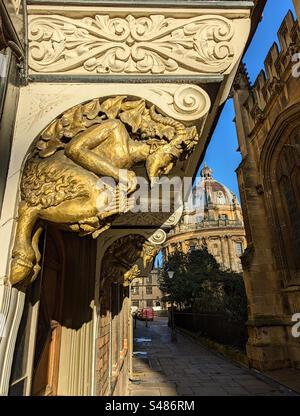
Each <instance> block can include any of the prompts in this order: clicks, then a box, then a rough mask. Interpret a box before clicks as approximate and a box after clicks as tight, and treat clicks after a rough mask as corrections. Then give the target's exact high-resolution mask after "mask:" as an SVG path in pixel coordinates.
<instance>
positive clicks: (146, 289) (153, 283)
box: [131, 268, 164, 310]
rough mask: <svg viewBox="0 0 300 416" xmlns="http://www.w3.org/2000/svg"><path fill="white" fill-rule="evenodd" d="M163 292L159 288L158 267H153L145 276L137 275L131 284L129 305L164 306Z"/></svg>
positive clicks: (160, 307) (161, 307)
mask: <svg viewBox="0 0 300 416" xmlns="http://www.w3.org/2000/svg"><path fill="white" fill-rule="evenodd" d="M162 297H163V294H162V292H161V290H160V289H159V269H157V268H154V269H153V270H151V272H150V273H149V274H148V276H145V277H138V278H136V279H134V280H133V282H132V285H131V305H132V306H133V307H137V308H139V309H141V308H146V307H152V308H154V309H157V310H160V309H163V308H164V302H163V300H162Z"/></svg>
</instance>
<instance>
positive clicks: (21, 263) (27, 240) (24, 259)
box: [10, 202, 39, 284]
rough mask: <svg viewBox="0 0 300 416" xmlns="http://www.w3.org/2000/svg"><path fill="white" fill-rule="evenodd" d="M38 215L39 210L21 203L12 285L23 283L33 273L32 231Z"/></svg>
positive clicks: (11, 273)
mask: <svg viewBox="0 0 300 416" xmlns="http://www.w3.org/2000/svg"><path fill="white" fill-rule="evenodd" d="M38 214H39V209H38V208H32V207H29V206H28V205H27V204H26V203H24V202H21V204H20V207H19V219H18V225H17V230H16V239H15V244H14V247H13V253H12V257H13V259H12V263H11V271H10V281H11V283H12V284H16V283H19V282H21V281H22V280H24V279H26V278H27V277H28V276H29V274H30V273H31V272H32V269H33V266H34V263H35V260H36V258H35V251H34V249H33V247H32V231H33V227H34V225H35V223H36V221H37V219H38Z"/></svg>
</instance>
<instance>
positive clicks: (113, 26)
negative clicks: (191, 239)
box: [0, 0, 265, 396]
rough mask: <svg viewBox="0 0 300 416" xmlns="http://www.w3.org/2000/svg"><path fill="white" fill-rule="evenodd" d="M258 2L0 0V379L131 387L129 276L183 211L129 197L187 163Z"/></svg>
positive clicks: (33, 384)
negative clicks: (151, 208)
mask: <svg viewBox="0 0 300 416" xmlns="http://www.w3.org/2000/svg"><path fill="white" fill-rule="evenodd" d="M264 3H265V1H264V0H258V1H255V2H252V1H244V0H235V1H230V2H228V1H222V0H221V1H218V2H215V1H209V0H208V1H195V2H186V1H177V0H176V1H173V0H167V1H165V2H163V3H162V2H157V1H156V0H153V1H152V0H140V1H138V2H132V0H123V1H122V2H121V4H120V2H119V1H117V0H111V1H110V2H107V1H106V0H97V1H93V0H92V1H79V0H76V1H75V0H65V1H64V2H58V1H56V0H53V1H51V0H30V2H29V1H27V2H25V1H21V0H1V1H0V17H1V20H0V29H1V30H0V52H1V53H0V59H1V61H0V62H1V64H0V67H1V71H2V73H1V75H2V76H1V97H0V98H1V102H0V106H1V120H0V151H1V168H0V174H1V182H0V205H1V219H0V241H1V245H0V249H1V255H0V395H8V394H10V395H27V396H28V395H67V396H73V395H94V396H97V395H116V394H126V391H127V385H128V380H129V373H130V366H131V363H130V357H131V352H132V343H131V340H132V332H131V331H132V326H131V317H130V314H129V299H130V289H129V286H130V284H131V281H132V279H134V278H136V277H137V276H138V275H139V273H140V274H141V275H147V274H148V272H145V270H147V267H149V265H151V262H152V261H153V258H154V256H155V254H156V253H157V252H158V250H160V249H161V247H162V244H163V243H164V241H165V240H166V236H167V233H168V232H169V231H170V229H171V228H172V227H173V226H174V225H176V223H177V222H178V221H179V218H180V215H181V212H175V213H174V212H172V211H171V210H170V212H147V213H144V212H130V211H129V212H128V211H127V210H126V207H128V206H129V205H130V203H129V200H130V196H131V195H133V193H134V192H136V190H137V177H140V178H143V179H144V182H146V183H147V185H148V188H147V189H149V194H150V183H151V184H152V183H153V180H152V179H153V178H155V177H156V176H159V175H161V174H165V175H166V176H167V177H168V178H171V177H173V176H176V177H179V178H183V177H185V176H188V177H193V176H194V174H195V172H196V171H197V168H198V163H199V159H200V162H201V159H202V158H203V153H204V149H205V148H206V147H207V145H208V142H209V140H210V137H211V134H212V131H213V128H214V124H215V120H216V119H217V117H218V115H219V114H220V109H221V107H222V105H223V103H224V102H225V101H226V99H227V97H228V94H229V92H230V90H231V87H232V83H233V80H234V77H235V75H236V71H237V68H238V65H239V63H240V61H241V58H242V56H243V53H244V50H245V48H246V45H247V43H248V42H249V41H250V40H251V37H252V36H253V33H254V32H255V29H256V27H257V24H258V21H259V18H260V15H261V10H262V7H263V5H264ZM182 37H183V39H184V41H182ZM74 39H75V40H74ZM108 126H109V127H111V128H108ZM103 155H105V157H104V156H103ZM124 170H125V172H126V176H127V178H128V179H129V180H128V181H127V183H126V186H125V189H124V187H123V183H122V181H121V183H120V181H119V174H120V172H121V171H123V173H124ZM103 176H104V177H106V179H107V177H108V179H113V180H114V181H115V183H118V187H117V189H118V194H117V195H115V196H116V198H115V202H116V203H115V204H112V206H110V209H109V210H107V209H106V208H107V206H106V204H107V203H108V200H109V196H110V195H111V189H114V187H113V185H112V181H109V183H108V182H107V181H106V182H105V181H100V185H101V186H102V187H101V186H100V187H99V180H100V179H101V178H102V177H103ZM149 194H148V195H146V196H147V197H149ZM144 196H145V195H144ZM98 197H99V199H98ZM123 197H124V198H123ZM146 199H147V198H146ZM170 199H171V196H170ZM156 202H157V203H160V202H161V200H160V198H159V197H158V199H157V201H156ZM99 206H100V208H99ZM121 207H122V208H123V209H119V208H121Z"/></svg>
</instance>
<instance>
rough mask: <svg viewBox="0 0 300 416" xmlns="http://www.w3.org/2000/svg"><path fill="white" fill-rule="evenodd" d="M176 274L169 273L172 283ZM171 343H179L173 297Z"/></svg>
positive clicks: (170, 271)
mask: <svg viewBox="0 0 300 416" xmlns="http://www.w3.org/2000/svg"><path fill="white" fill-rule="evenodd" d="M174 273H175V272H173V271H172V270H169V271H168V275H169V279H170V280H171V281H172V279H173V277H174ZM171 341H172V342H176V341H177V337H176V331H175V321H174V300H173V295H172V303H171Z"/></svg>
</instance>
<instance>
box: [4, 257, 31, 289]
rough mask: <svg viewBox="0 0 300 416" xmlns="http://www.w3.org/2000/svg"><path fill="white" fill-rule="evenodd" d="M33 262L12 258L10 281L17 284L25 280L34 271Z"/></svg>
mask: <svg viewBox="0 0 300 416" xmlns="http://www.w3.org/2000/svg"><path fill="white" fill-rule="evenodd" d="M32 268H33V264H32V263H31V262H29V261H26V260H24V259H20V258H15V259H13V260H12V263H11V269H10V283H11V284H12V285H16V284H17V283H20V282H22V281H23V280H25V279H26V278H27V277H28V276H29V274H30V272H31V271H32Z"/></svg>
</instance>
